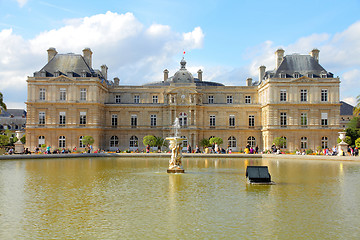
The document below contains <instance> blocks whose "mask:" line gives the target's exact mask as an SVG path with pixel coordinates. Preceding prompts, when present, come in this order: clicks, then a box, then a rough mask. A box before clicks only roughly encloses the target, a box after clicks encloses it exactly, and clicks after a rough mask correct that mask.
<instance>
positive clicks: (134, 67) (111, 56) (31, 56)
mask: <svg viewBox="0 0 360 240" xmlns="http://www.w3.org/2000/svg"><path fill="white" fill-rule="evenodd" d="M203 39H204V34H203V32H202V30H201V28H200V27H196V28H194V29H193V31H190V32H188V33H180V32H175V31H173V30H172V29H171V27H170V26H167V25H161V24H153V25H151V26H149V27H145V26H144V25H143V24H142V23H141V22H139V21H138V20H137V19H136V17H135V16H134V15H133V14H132V13H126V14H118V13H113V12H107V13H105V14H98V15H94V16H90V17H85V18H80V19H70V20H66V21H65V24H64V26H63V27H61V28H59V29H52V30H49V31H46V32H42V33H40V34H38V35H37V36H36V37H35V38H33V39H29V40H27V39H24V38H23V37H22V36H19V35H16V34H14V33H13V31H12V29H3V30H1V31H0V46H2V47H1V48H0V64H1V65H2V66H4V68H1V69H0V91H2V92H3V94H4V100H5V102H16V101H19V102H24V101H26V99H25V98H26V96H19V97H18V98H21V99H17V100H15V96H9V94H7V92H9V91H10V90H12V89H16V88H20V89H26V77H25V76H28V75H30V76H31V75H32V74H33V72H35V71H39V70H40V69H41V68H42V67H43V66H44V65H45V64H46V61H47V52H46V50H47V49H48V48H49V47H55V48H56V49H57V51H58V52H59V53H68V52H74V53H79V54H81V53H82V49H84V48H85V47H90V48H91V49H92V51H93V67H94V68H99V67H100V65H102V64H107V65H108V67H109V78H112V77H115V76H118V77H120V79H121V83H122V84H136V85H138V84H143V83H146V82H151V81H155V80H157V81H159V80H162V69H165V68H169V67H175V68H176V69H178V66H179V65H178V64H177V63H176V62H174V56H175V55H177V54H178V53H179V52H181V51H182V49H187V50H191V49H195V48H201V47H202V44H203ZM25 95H26V94H25ZM10 108H11V106H10Z"/></svg>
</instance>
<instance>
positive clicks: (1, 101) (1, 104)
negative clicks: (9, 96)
mask: <svg viewBox="0 0 360 240" xmlns="http://www.w3.org/2000/svg"><path fill="white" fill-rule="evenodd" d="M1 108H3V109H4V110H6V104H5V103H4V99H3V94H2V93H1V92H0V113H1Z"/></svg>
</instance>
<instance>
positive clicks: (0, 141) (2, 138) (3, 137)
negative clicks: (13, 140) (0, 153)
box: [0, 134, 10, 147]
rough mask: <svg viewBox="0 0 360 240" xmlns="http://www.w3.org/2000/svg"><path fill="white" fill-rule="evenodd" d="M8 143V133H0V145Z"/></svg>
mask: <svg viewBox="0 0 360 240" xmlns="http://www.w3.org/2000/svg"><path fill="white" fill-rule="evenodd" d="M9 143H10V138H9V136H8V135H6V134H5V135H0V147H4V146H6V145H8V144H9Z"/></svg>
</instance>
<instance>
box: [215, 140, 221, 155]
mask: <svg viewBox="0 0 360 240" xmlns="http://www.w3.org/2000/svg"><path fill="white" fill-rule="evenodd" d="M215 153H220V152H219V145H218V144H217V143H216V142H215Z"/></svg>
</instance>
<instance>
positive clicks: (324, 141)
mask: <svg viewBox="0 0 360 240" xmlns="http://www.w3.org/2000/svg"><path fill="white" fill-rule="evenodd" d="M321 148H322V149H324V148H328V138H327V137H322V138H321Z"/></svg>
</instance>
